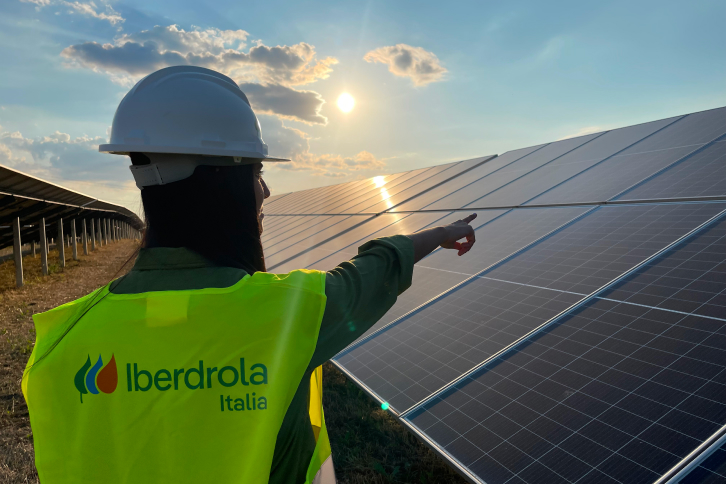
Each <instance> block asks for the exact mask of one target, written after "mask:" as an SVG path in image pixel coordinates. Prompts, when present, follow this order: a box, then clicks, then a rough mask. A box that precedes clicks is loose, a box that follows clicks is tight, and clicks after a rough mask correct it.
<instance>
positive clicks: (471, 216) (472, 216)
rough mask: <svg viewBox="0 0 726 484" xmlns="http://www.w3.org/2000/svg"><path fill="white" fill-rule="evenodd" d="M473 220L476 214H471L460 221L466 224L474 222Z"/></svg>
mask: <svg viewBox="0 0 726 484" xmlns="http://www.w3.org/2000/svg"><path fill="white" fill-rule="evenodd" d="M475 218H476V214H475V213H472V214H471V215H469V216H468V217H466V218H464V219H461V221H462V222H464V223H467V224H468V223H471V221H472V220H474V219H475Z"/></svg>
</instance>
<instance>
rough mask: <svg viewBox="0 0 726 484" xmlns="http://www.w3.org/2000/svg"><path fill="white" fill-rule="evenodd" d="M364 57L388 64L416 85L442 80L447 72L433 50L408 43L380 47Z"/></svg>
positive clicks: (395, 73) (395, 72) (393, 70)
mask: <svg viewBox="0 0 726 484" xmlns="http://www.w3.org/2000/svg"><path fill="white" fill-rule="evenodd" d="M363 59H364V60H365V61H366V62H380V63H381V64H386V65H388V70H389V71H390V72H392V73H393V74H394V75H396V76H400V77H408V78H410V79H411V81H413V84H414V85H415V86H425V85H426V84H429V83H431V82H438V81H441V80H443V77H444V74H446V72H447V70H446V68H445V67H443V66H442V65H441V63H440V62H439V59H438V57H436V55H434V53H433V52H429V51H427V50H424V49H422V48H421V47H411V46H410V45H406V44H396V45H391V46H386V47H379V48H377V49H375V50H372V51H370V52H368V53H367V54H366V55H365V56H364V57H363Z"/></svg>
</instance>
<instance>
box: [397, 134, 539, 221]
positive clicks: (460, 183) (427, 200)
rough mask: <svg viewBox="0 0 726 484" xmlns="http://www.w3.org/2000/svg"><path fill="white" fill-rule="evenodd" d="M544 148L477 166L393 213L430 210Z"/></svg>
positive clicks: (500, 157)
mask: <svg viewBox="0 0 726 484" xmlns="http://www.w3.org/2000/svg"><path fill="white" fill-rule="evenodd" d="M544 146H545V145H538V146H530V147H529V148H522V149H519V150H513V151H508V152H506V153H504V154H503V155H501V156H498V157H496V158H494V159H490V160H488V161H487V162H486V163H484V164H482V165H479V166H477V167H476V168H474V169H473V170H471V171H470V172H468V173H467V174H466V176H460V177H457V178H455V179H453V180H451V181H449V182H448V183H445V184H444V185H441V186H439V187H436V188H434V189H432V190H430V191H428V192H426V193H424V194H423V195H420V196H418V197H416V198H414V199H413V200H410V201H408V202H404V203H402V204H401V205H399V206H397V207H395V208H393V209H392V211H395V212H406V211H415V210H422V209H424V208H428V206H429V205H431V204H432V203H433V202H436V201H437V200H440V199H442V198H444V197H446V196H447V195H450V194H452V193H456V192H457V191H459V190H461V189H462V188H464V187H468V186H469V185H472V184H473V183H475V182H477V181H480V180H481V179H482V178H484V177H487V176H489V175H491V174H492V173H496V172H498V171H499V170H501V169H503V168H504V167H506V166H508V165H510V164H512V163H514V162H515V161H517V160H519V159H520V158H522V157H524V156H527V155H528V154H530V153H532V152H534V151H537V150H539V149H541V148H542V147H544Z"/></svg>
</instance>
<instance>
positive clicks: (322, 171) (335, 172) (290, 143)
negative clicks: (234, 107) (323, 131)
mask: <svg viewBox="0 0 726 484" xmlns="http://www.w3.org/2000/svg"><path fill="white" fill-rule="evenodd" d="M263 121H264V123H263V131H262V135H263V137H264V139H265V142H266V143H267V144H268V146H269V147H270V154H271V155H273V156H281V157H286V158H290V159H291V160H292V162H289V163H268V164H267V165H266V168H270V167H272V168H273V169H274V170H277V169H279V170H285V171H307V172H309V173H312V174H314V175H319V176H325V177H330V178H344V177H348V178H353V177H355V176H357V175H359V174H361V173H365V174H366V176H373V175H374V174H378V173H379V172H382V171H383V170H384V169H385V168H386V166H387V163H386V160H384V159H381V158H377V157H376V156H375V155H373V154H372V153H370V152H368V151H361V152H359V153H358V154H357V155H354V156H342V155H336V154H329V153H324V154H316V153H312V152H311V151H310V139H311V138H310V136H309V135H308V134H306V133H304V132H303V131H300V130H298V129H295V128H290V127H287V126H285V125H284V124H283V123H281V122H279V121H278V122H277V123H279V124H277V123H276V122H274V120H270V122H267V120H265V119H263ZM372 172H375V173H372Z"/></svg>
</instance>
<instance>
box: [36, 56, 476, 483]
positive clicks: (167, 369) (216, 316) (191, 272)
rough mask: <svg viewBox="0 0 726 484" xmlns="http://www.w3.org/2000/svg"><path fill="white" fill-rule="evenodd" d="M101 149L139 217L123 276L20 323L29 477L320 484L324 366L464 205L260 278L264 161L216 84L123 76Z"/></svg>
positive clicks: (234, 99) (203, 76)
mask: <svg viewBox="0 0 726 484" xmlns="http://www.w3.org/2000/svg"><path fill="white" fill-rule="evenodd" d="M99 149H100V150H101V151H104V152H111V153H120V154H127V155H129V156H130V159H131V162H132V166H131V171H132V173H133V175H134V178H135V180H136V184H137V185H138V187H139V188H141V199H142V202H143V207H144V213H145V218H146V231H145V235H144V240H143V243H142V248H141V249H140V251H139V254H138V257H137V259H136V262H135V264H134V266H133V268H132V269H131V271H130V272H129V273H128V274H126V275H125V276H123V277H120V278H118V279H116V280H114V281H112V282H111V283H109V284H108V285H106V286H104V287H102V288H100V289H98V290H96V291H94V292H93V293H91V294H89V295H87V296H85V297H83V298H81V299H79V300H77V301H73V302H71V303H68V304H64V305H62V306H60V307H58V308H55V309H53V310H51V311H48V312H46V313H42V314H37V315H35V316H34V321H35V325H36V331H37V339H36V345H35V347H34V350H33V353H32V355H31V357H30V360H29V361H28V365H27V368H26V372H25V374H24V375H23V381H22V388H23V393H24V395H25V398H26V400H27V403H28V408H29V412H30V422H31V426H32V429H33V435H34V443H35V456H36V466H37V469H38V475H39V478H40V481H41V482H43V484H56V483H71V482H74V483H78V482H80V483H97V482H98V483H100V482H103V483H146V482H148V483H151V482H154V483H158V482H169V483H172V482H173V483H185V482H189V483H192V482H194V483H198V482H217V483H263V482H269V483H276V484H277V483H334V482H335V474H334V469H333V461H332V456H331V451H330V444H329V442H328V438H327V431H326V428H325V420H324V416H323V412H322V389H321V377H322V370H321V369H320V368H321V365H322V363H323V362H325V361H327V360H328V359H330V358H331V357H333V356H334V355H335V354H336V353H338V352H339V351H341V350H342V349H343V348H345V347H346V346H347V345H349V344H350V343H351V342H353V341H354V340H356V339H357V338H358V337H360V336H361V335H362V334H363V333H364V332H365V331H367V330H368V329H369V328H370V327H371V326H372V325H373V324H374V323H375V322H376V321H377V320H378V319H380V318H381V317H382V316H383V315H384V314H385V313H386V311H388V309H389V308H390V307H391V306H392V305H393V304H394V303H395V301H396V298H397V296H398V295H399V294H401V293H402V292H403V291H405V290H406V289H407V288H408V287H409V286H410V284H411V277H412V271H413V265H414V263H415V262H417V261H419V260H420V259H422V258H423V257H425V256H426V255H427V254H429V253H430V252H432V251H433V250H434V249H436V248H437V247H439V246H441V247H444V248H447V249H454V250H456V251H457V252H458V254H459V255H463V254H465V253H466V252H468V251H469V250H470V249H471V247H472V246H473V244H474V242H475V236H474V231H473V229H472V227H471V225H469V222H471V220H473V218H474V217H475V216H476V215H475V214H472V215H470V216H469V217H466V218H464V219H462V220H460V221H458V222H456V223H453V224H450V225H446V226H441V227H436V228H430V229H427V230H423V231H420V232H417V233H415V234H410V235H395V236H392V237H383V238H379V239H374V240H371V241H369V242H367V243H365V244H364V245H362V246H361V247H360V249H359V253H358V255H357V256H356V257H354V258H353V259H352V260H349V261H344V262H342V263H341V264H340V265H339V266H337V267H336V268H335V269H333V270H331V271H328V272H320V271H314V270H296V271H292V272H290V273H288V274H272V273H268V272H266V268H265V260H264V254H263V249H262V243H261V240H260V236H261V233H262V231H263V218H264V214H263V202H264V200H265V199H266V198H267V197H269V196H270V191H269V189H268V188H267V185H266V184H265V181H264V179H263V173H262V162H263V161H264V162H267V161H272V162H283V160H284V159H283V158H274V157H271V156H268V154H267V146H266V145H265V144H264V143H263V141H262V138H261V136H260V127H259V123H258V121H257V118H256V117H255V115H254V113H253V111H252V109H251V107H250V105H249V102H248V101H247V98H246V97H245V95H244V94H243V93H242V91H241V90H240V89H239V87H237V85H236V84H235V83H234V82H233V81H232V80H231V79H229V78H228V77H226V76H224V75H222V74H219V73H217V72H214V71H211V70H208V69H203V68H199V67H170V68H166V69H162V70H160V71H157V72H155V73H153V74H151V75H149V76H147V77H146V78H144V79H142V80H141V81H139V82H138V84H136V86H134V88H133V89H131V91H130V92H129V93H128V94H127V95H126V97H125V98H124V99H123V100H122V101H121V103H120V105H119V108H118V110H117V112H116V115H115V117H114V121H113V126H112V132H111V139H110V143H109V144H107V145H102V146H100V147H99Z"/></svg>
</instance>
